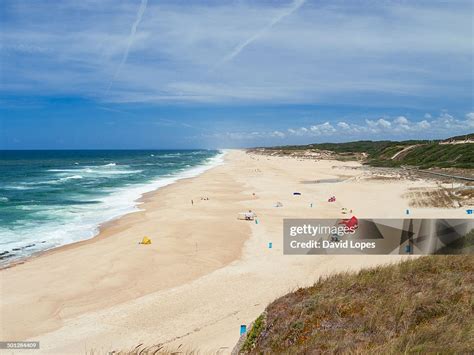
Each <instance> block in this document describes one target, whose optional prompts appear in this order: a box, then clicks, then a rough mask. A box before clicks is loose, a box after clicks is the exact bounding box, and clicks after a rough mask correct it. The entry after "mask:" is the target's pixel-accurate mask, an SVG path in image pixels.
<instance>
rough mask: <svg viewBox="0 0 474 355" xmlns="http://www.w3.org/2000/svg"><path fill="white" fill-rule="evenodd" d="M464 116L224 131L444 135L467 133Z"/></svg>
mask: <svg viewBox="0 0 474 355" xmlns="http://www.w3.org/2000/svg"><path fill="white" fill-rule="evenodd" d="M465 117H466V119H465V120H463V119H457V118H455V117H454V116H452V115H451V114H448V113H447V112H443V113H441V114H440V115H439V116H438V117H437V118H434V119H432V120H431V121H428V120H426V119H423V120H421V121H411V120H409V119H408V118H407V117H405V116H398V117H395V118H393V119H391V118H389V117H385V118H380V119H378V120H369V119H366V120H365V122H364V123H365V124H363V123H362V124H356V123H351V124H349V123H347V122H344V121H339V122H335V123H334V124H332V123H331V122H329V121H326V122H324V123H317V124H313V125H311V126H309V127H299V128H288V129H287V130H286V132H287V134H285V133H283V132H282V131H269V132H265V131H259V132H253V133H252V134H248V133H242V132H239V133H238V134H233V133H225V134H224V135H225V136H227V137H231V138H236V137H238V139H239V140H249V139H254V138H291V137H307V138H311V137H335V138H343V140H346V141H347V140H350V139H355V138H357V139H374V134H383V135H384V136H385V137H392V138H394V139H407V138H406V137H411V135H413V137H416V136H417V135H419V134H420V133H423V134H424V135H432V136H439V135H442V136H446V135H447V133H446V132H447V130H448V129H449V130H450V132H451V134H452V135H455V134H463V133H467V131H466V128H467V129H469V127H474V112H470V113H468V114H466V115H465Z"/></svg>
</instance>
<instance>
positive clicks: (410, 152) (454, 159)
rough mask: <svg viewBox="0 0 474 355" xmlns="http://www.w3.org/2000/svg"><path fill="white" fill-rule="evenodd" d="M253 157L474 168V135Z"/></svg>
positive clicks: (290, 148)
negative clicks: (270, 156) (286, 157)
mask: <svg viewBox="0 0 474 355" xmlns="http://www.w3.org/2000/svg"><path fill="white" fill-rule="evenodd" d="M251 151H252V152H255V153H261V154H272V155H291V156H297V157H301V158H316V159H338V160H359V161H361V162H363V163H364V164H368V165H371V166H377V167H400V166H411V167H416V168H420V169H428V168H456V169H473V168H474V133H471V134H467V135H463V136H457V137H451V138H448V139H444V140H407V141H355V142H347V143H319V144H307V145H287V146H276V147H268V148H255V149H252V150H251Z"/></svg>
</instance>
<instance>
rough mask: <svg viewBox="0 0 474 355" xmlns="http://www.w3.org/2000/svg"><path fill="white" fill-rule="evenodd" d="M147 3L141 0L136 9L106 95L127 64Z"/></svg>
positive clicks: (145, 0)
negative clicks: (120, 58) (135, 15)
mask: <svg viewBox="0 0 474 355" xmlns="http://www.w3.org/2000/svg"><path fill="white" fill-rule="evenodd" d="M147 3H148V0H141V3H140V7H139V8H138V12H137V17H136V19H135V22H134V23H133V24H132V27H131V28H130V34H129V36H128V43H127V48H126V49H125V52H124V53H123V56H122V60H121V61H120V64H119V65H118V67H117V70H116V71H115V74H114V76H113V77H112V79H111V80H110V83H109V86H108V87H107V91H106V94H108V93H109V91H110V88H111V87H112V84H113V83H114V81H115V79H116V78H117V75H118V74H119V73H120V71H121V70H122V67H123V65H124V64H125V63H126V62H127V58H128V53H129V52H130V48H131V47H132V44H133V40H134V38H135V33H136V32H137V28H138V25H139V24H140V22H141V21H142V17H143V14H144V13H145V10H146V6H147Z"/></svg>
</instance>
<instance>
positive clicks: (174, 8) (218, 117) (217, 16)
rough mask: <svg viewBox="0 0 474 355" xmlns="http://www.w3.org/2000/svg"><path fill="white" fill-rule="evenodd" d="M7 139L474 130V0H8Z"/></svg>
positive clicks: (5, 143)
mask: <svg viewBox="0 0 474 355" xmlns="http://www.w3.org/2000/svg"><path fill="white" fill-rule="evenodd" d="M0 6H1V9H0V21H1V29H0V31H1V39H0V65H1V67H0V70H1V72H0V75H1V76H0V84H1V88H0V149H62V148H72V149H76V148H123V149H126V148H134V149H139V148H225V147H246V146H257V145H258V146H260V145H272V144H296V143H310V142H329V141H332V142H341V141H349V140H357V139H374V140H375V139H413V138H444V137H448V136H451V135H458V134H464V133H469V132H473V131H474V108H473V75H474V67H473V28H472V24H471V21H472V15H473V3H472V1H449V2H447V1H431V0H430V1H416V0H415V1H401V0H400V1H388V0H381V1H375V0H372V1H348V0H346V1H337V0H336V1H320V0H306V1H304V0H294V1H291V0H290V1H283V0H282V1H277V0H273V1H272V0H267V1H250V0H249V1H243V0H240V1H237V0H235V1H224V0H222V1H190V0H189V1H161V0H148V1H146V0H133V1H132V0H130V1H113V0H101V1H92V0H82V1H60V0H55V1H28V0H14V1H9V0H3V1H2V2H1V3H0Z"/></svg>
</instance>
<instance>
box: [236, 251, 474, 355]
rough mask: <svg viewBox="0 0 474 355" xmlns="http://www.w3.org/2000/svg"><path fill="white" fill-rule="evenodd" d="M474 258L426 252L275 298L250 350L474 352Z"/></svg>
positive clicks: (250, 337)
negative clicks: (433, 254)
mask: <svg viewBox="0 0 474 355" xmlns="http://www.w3.org/2000/svg"><path fill="white" fill-rule="evenodd" d="M473 352H474V258H473V256H472V255H463V256H453V255H450V256H426V257H420V258H417V259H411V260H407V261H403V262H401V263H398V264H394V265H388V266H380V267H376V268H371V269H366V270H362V271H360V272H358V273H356V274H349V273H347V274H337V275H333V276H330V277H327V278H325V279H321V280H320V281H319V282H317V283H316V284H315V285H314V286H312V287H309V288H301V289H298V290H297V291H295V292H292V293H290V294H287V295H286V296H283V297H281V298H279V299H277V300H276V301H274V302H273V303H271V304H270V305H269V306H268V307H267V308H266V310H265V312H264V313H263V314H262V315H261V316H260V317H259V318H257V320H256V321H255V322H254V324H253V327H252V328H251V329H250V330H249V332H248V333H247V337H246V339H245V341H244V342H243V345H242V346H241V348H240V353H245V354H267V353H268V354H270V353H284V354H319V353H331V354H332V353H372V354H398V353H466V354H467V353H473Z"/></svg>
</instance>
